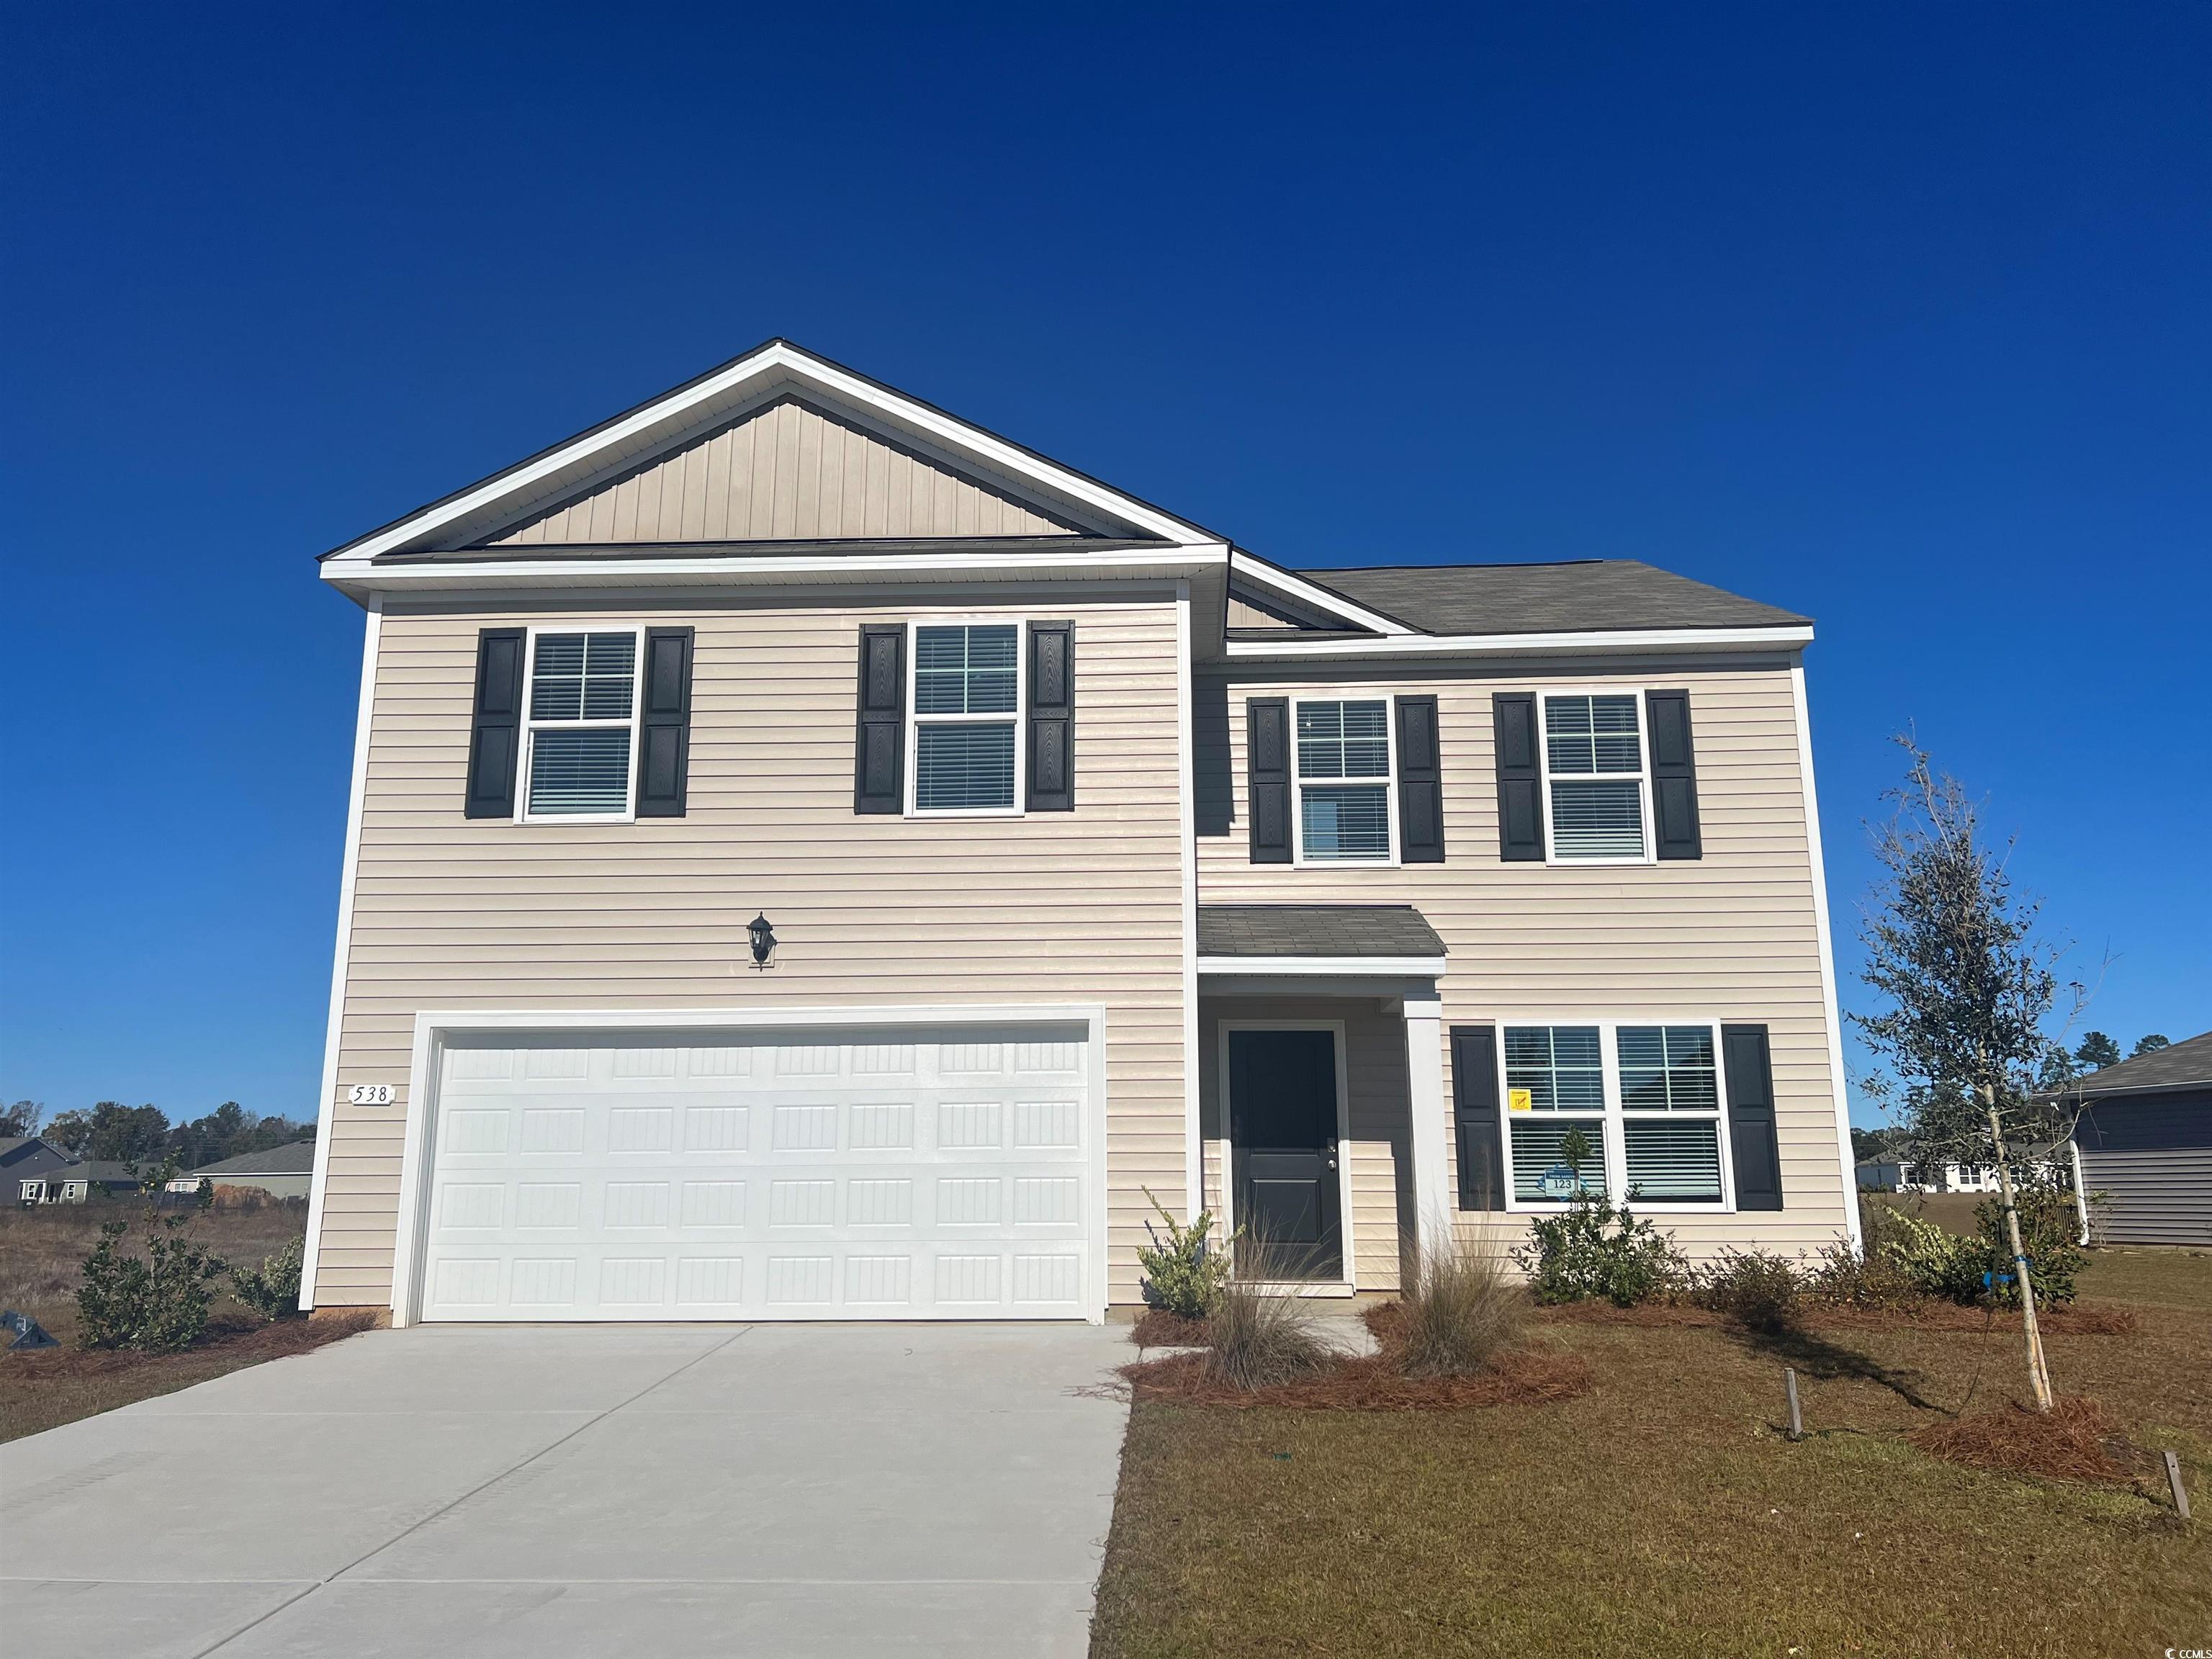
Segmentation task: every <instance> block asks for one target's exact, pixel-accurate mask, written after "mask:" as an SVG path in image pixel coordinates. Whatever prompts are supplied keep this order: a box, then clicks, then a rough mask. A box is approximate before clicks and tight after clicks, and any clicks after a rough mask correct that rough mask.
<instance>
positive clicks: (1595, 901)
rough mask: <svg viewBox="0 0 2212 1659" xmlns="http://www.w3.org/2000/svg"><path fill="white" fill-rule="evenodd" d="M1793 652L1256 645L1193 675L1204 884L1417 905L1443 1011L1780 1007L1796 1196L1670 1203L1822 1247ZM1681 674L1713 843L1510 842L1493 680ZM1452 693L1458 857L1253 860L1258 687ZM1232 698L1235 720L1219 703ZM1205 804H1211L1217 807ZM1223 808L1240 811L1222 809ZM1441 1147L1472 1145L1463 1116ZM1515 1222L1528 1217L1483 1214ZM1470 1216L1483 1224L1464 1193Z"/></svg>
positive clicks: (1825, 1062)
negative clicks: (1562, 847)
mask: <svg viewBox="0 0 2212 1659" xmlns="http://www.w3.org/2000/svg"><path fill="white" fill-rule="evenodd" d="M1791 668H1792V663H1791V661H1790V658H1789V657H1788V656H1787V655H1783V654H1776V655H1772V656H1758V657H1753V656H1747V655H1737V656H1721V655H1717V654H1716V655H1701V656H1697V657H1688V656H1685V655H1680V654H1678V655H1673V656H1668V657H1664V658H1655V659H1650V660H1648V661H1647V660H1643V659H1623V658H1620V657H1607V658H1601V659H1589V660H1587V661H1570V660H1560V659H1546V660H1544V661H1542V662H1541V663H1537V662H1525V663H1519V664H1514V663H1498V664H1483V665H1471V666H1468V667H1466V668H1463V669H1455V670H1454V671H1450V672H1444V671H1439V670H1438V669H1437V668H1435V667H1433V666H1428V665H1422V666H1418V667H1412V668H1408V669H1407V670H1404V671H1393V670H1391V669H1388V668H1382V667H1378V666H1376V665H1357V666H1354V665H1343V666H1340V667H1337V668H1335V669H1334V670H1333V671H1291V670H1285V669H1284V668H1280V667H1274V666H1265V667H1263V666H1261V665H1254V666H1253V667H1251V668H1250V669H1249V670H1244V671H1232V672H1231V673H1229V674H1226V675H1222V676H1219V677H1218V680H1217V683H1216V684H1212V685H1209V684H1207V683H1206V680H1207V679H1208V678H1216V677H1212V676H1207V677H1205V678H1201V680H1200V685H1199V688H1198V702H1199V706H1200V709H1201V710H1205V709H1206V708H1208V707H1209V706H1211V707H1212V708H1213V709H1214V710H1215V711H1216V717H1215V718H1212V719H1201V720H1200V722H1199V725H1198V728H1197V732H1196V740H1197V753H1196V757H1195V764H1196V768H1197V772H1198V779H1197V789H1196V793H1197V799H1198V801H1199V803H1200V810H1199V822H1200V835H1199V843H1198V865H1199V902H1200V903H1201V904H1231V903H1270V902H1273V903H1290V902H1303V903H1324V904H1326V903H1346V904H1350V903H1367V904H1408V903H1409V904H1413V905H1414V906H1416V907H1418V908H1419V910H1420V912H1421V914H1422V915H1424V916H1425V917H1427V918H1428V921H1429V922H1430V924H1431V926H1432V927H1435V928H1436V930H1437V933H1439V934H1440V935H1441V936H1442V937H1443V940H1444V944H1445V946H1446V948H1447V950H1448V951H1449V953H1450V954H1449V964H1450V965H1449V969H1448V971H1447V972H1446V974H1445V976H1444V978H1443V981H1442V983H1441V987H1440V988H1441V990H1442V992H1443V1018H1444V1024H1445V1027H1446V1030H1447V1040H1446V1043H1445V1048H1446V1053H1445V1055H1444V1066H1445V1100H1446V1102H1447V1106H1448V1109H1449V1101H1450V1100H1451V1097H1452V1095H1451V1076H1450V1066H1451V1058H1450V1053H1449V1047H1450V1045H1449V1027H1450V1026H1452V1025H1453V1024H1474V1023H1480V1022H1497V1023H1499V1024H1508V1023H1512V1022H1515V1021H1527V1020H1536V1019H1544V1018H1553V1019H1556V1018H1561V1017H1565V1018H1576V1017H1581V1018H1591V1019H1597V1018H1641V1017H1647V1016H1648V1017H1650V1018H1654V1019H1666V1018H1713V1019H1717V1020H1723V1021H1728V1022H1731V1023H1735V1022H1750V1023H1756V1024H1763V1025H1765V1026H1767V1027H1768V1028H1769V1030H1770V1034H1771V1046H1772V1058H1773V1066H1774V1089H1775V1097H1776V1114H1777V1136H1778V1142H1779V1151H1780V1154H1781V1162H1782V1180H1783V1194H1784V1208H1783V1210H1782V1212H1780V1213H1779V1214H1777V1213H1775V1212H1743V1213H1739V1214H1735V1215H1713V1216H1710V1217H1707V1216H1699V1215H1696V1214H1681V1215H1674V1214H1670V1215H1666V1216H1662V1217H1660V1218H1657V1219H1658V1223H1659V1225H1661V1226H1662V1227H1664V1228H1665V1229H1666V1230H1667V1231H1670V1232H1672V1233H1673V1234H1674V1236H1675V1237H1676V1238H1677V1239H1678V1241H1679V1242H1680V1243H1681V1245H1682V1247H1683V1248H1684V1249H1686V1250H1688V1251H1690V1252H1692V1254H1693V1255H1694V1254H1699V1253H1709V1252H1711V1251H1712V1250H1715V1249H1719V1248H1720V1247H1722V1246H1723V1245H1730V1244H1734V1245H1738V1246H1743V1245H1748V1244H1750V1243H1754V1242H1755V1243H1758V1244H1759V1245H1761V1246H1762V1247H1764V1248H1767V1249H1781V1250H1784V1251H1785V1252H1795V1251H1799V1250H1802V1251H1806V1252H1810V1251H1814V1250H1816V1249H1820V1247H1821V1246H1823V1245H1825V1244H1828V1243H1832V1242H1833V1241H1834V1240H1835V1239H1836V1238H1837V1237H1838V1236H1840V1235H1842V1234H1843V1233H1844V1231H1845V1229H1846V1226H1847V1225H1848V1219H1849V1218H1848V1217H1847V1215H1846V1213H1845V1211H1844V1202H1845V1198H1844V1194H1845V1193H1846V1191H1847V1190H1848V1182H1847V1181H1846V1178H1845V1176H1846V1172H1845V1170H1844V1168H1843V1165H1842V1159H1841V1155H1840V1153H1839V1152H1838V1146H1837V1131H1836V1103H1835V1094H1834V1086H1833V1082H1834V1080H1833V1078H1832V1073H1831V1070H1830V1066H1829V1042H1828V1037H1829V1033H1828V1030H1827V1018H1826V994H1825V991H1824V988H1823V984H1822V978H1821V964H1820V941H1819V932H1818V927H1817V923H1816V920H1815V911H1814V891H1813V870H1812V858H1811V848H1810V843H1809V841H1808V836H1807V833H1806V823H1805V805H1804V793H1803V792H1804V780H1803V778H1802V775H1801V769H1800V764H1799V759H1798V756H1799V746H1798V742H1799V739H1798V731H1797V721H1796V693H1795V686H1794V683H1793V679H1792V675H1791ZM1609 686H1619V687H1621V688H1623V689H1625V690H1626V689H1642V688H1647V687H1659V688H1675V687H1685V686H1686V687H1687V688H1688V690H1689V692H1690V713H1691V720H1692V727H1693V732H1694V737H1695V744H1696V757H1697V774H1698V800H1699V817H1700V820H1701V828H1702V830H1703V834H1704V843H1705V844H1704V857H1703V858H1702V859H1699V860H1682V861H1677V862H1667V863H1660V864H1654V865H1633V866H1584V867H1581V868H1576V867H1572V866H1566V867H1554V866H1547V865H1544V864H1541V863H1509V862H1504V861H1502V860H1500V859H1499V857H1498V778H1497V770H1496V766H1495V755H1494V746H1495V745H1494V741H1493V736H1492V732H1493V728H1492V718H1491V696H1492V693H1493V692H1495V691H1501V690H1513V691H1527V690H1547V689H1559V690H1588V689H1604V688H1606V687H1609ZM1399 694H1406V695H1431V696H1435V697H1436V698H1437V704H1438V707H1437V724H1438V727H1439V732H1440V738H1441V747H1442V761H1443V814H1444V848H1445V857H1444V861H1443V863H1441V864H1419V865H1409V866H1404V867H1402V868H1398V869H1377V868H1373V867H1361V866H1357V865H1338V866H1327V867H1307V868H1297V867H1295V866H1290V865H1255V864H1254V863H1252V862H1251V861H1250V858H1249V849H1248V847H1247V844H1246V834H1245V824H1244V819H1243V814H1244V811H1245V804H1246V798H1245V781H1246V772H1245V757H1244V738H1245V717H1244V705H1245V702H1246V700H1247V699H1248V698H1249V697H1255V696H1290V697H1297V696H1370V697H1374V696H1393V695H1399ZM1224 702H1225V703H1226V719H1222V718H1219V717H1218V712H1219V710H1220V708H1221V706H1222V704H1223V703H1224ZM1209 803H1211V810H1209ZM1225 809H1226V816H1227V817H1228V820H1229V821H1228V823H1226V824H1224V823H1223V822H1222V818H1223V816H1224V811H1225ZM1445 1133H1446V1138H1447V1154H1448V1156H1449V1158H1451V1160H1452V1167H1453V1169H1454V1170H1455V1177H1454V1178H1455V1184H1456V1170H1457V1152H1456V1148H1455V1146H1452V1145H1451V1141H1452V1139H1453V1131H1452V1126H1451V1122H1450V1119H1449V1116H1447V1119H1446V1128H1445ZM1488 1219H1489V1220H1490V1221H1491V1222H1492V1223H1494V1224H1496V1225H1497V1226H1498V1228H1502V1229H1503V1230H1504V1231H1507V1232H1516V1231H1518V1230H1519V1228H1520V1225H1521V1224H1520V1222H1519V1220H1518V1218H1511V1217H1509V1216H1507V1215H1505V1214H1502V1213H1501V1214H1498V1215H1494V1216H1492V1217H1490V1218H1488ZM1461 1220H1462V1225H1464V1226H1467V1227H1470V1228H1472V1227H1474V1226H1476V1225H1480V1223H1479V1222H1478V1221H1477V1219H1476V1218H1475V1217H1474V1215H1473V1214H1472V1213H1470V1212H1462V1213H1461Z"/></svg>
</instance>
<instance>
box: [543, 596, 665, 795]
mask: <svg viewBox="0 0 2212 1659" xmlns="http://www.w3.org/2000/svg"><path fill="white" fill-rule="evenodd" d="M637 667H638V635H637V631H636V630H635V629H607V630H605V631H599V630H592V631H589V632H577V633H568V632H556V631H552V630H550V629H549V630H545V631H543V632H539V633H536V634H533V635H532V638H531V652H530V694H529V698H528V702H527V708H526V713H527V714H528V720H527V726H528V731H529V740H530V759H529V790H528V793H527V796H526V817H532V818H550V817H601V818H607V817H626V816H628V814H629V810H630V763H631V759H632V756H633V751H634V750H635V747H636V737H637Z"/></svg>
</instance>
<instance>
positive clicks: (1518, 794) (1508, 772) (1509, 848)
mask: <svg viewBox="0 0 2212 1659" xmlns="http://www.w3.org/2000/svg"><path fill="white" fill-rule="evenodd" d="M1490 708H1491V722H1492V726H1493V728H1494V730H1495V732H1496V736H1497V740H1498V743H1497V750H1498V857H1499V858H1501V859H1504V860H1507V861H1508V862H1516V861H1527V862H1534V863H1537V864H1541V863H1542V862H1543V861H1544V781H1543V772H1542V762H1541V757H1540V756H1539V754H1538V751H1537V737H1536V694H1535V693H1534V692H1533V691H1500V692H1498V693H1497V694H1496V695H1495V696H1492V698H1491V700H1490Z"/></svg>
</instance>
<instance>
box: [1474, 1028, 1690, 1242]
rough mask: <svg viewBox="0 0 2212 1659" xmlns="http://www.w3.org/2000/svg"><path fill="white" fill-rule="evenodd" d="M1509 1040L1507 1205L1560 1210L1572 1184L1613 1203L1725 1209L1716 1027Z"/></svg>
mask: <svg viewBox="0 0 2212 1659" xmlns="http://www.w3.org/2000/svg"><path fill="white" fill-rule="evenodd" d="M1719 1045H1720V1032H1719V1030H1718V1028H1717V1026H1716V1025H1714V1024H1711V1023H1710V1022H1707V1021H1702V1020H1699V1021H1688V1022H1681V1023H1675V1024H1661V1023H1658V1022H1653V1023H1651V1024H1632V1023H1629V1022H1627V1021H1612V1020H1607V1021H1601V1022H1595V1023H1589V1024H1576V1025H1508V1026H1507V1027H1505V1029H1504V1059H1505V1100H1504V1115H1505V1137H1506V1146H1507V1148H1508V1152H1507V1158H1508V1163H1509V1164H1510V1168H1511V1170H1512V1177H1511V1182H1510V1185H1511V1188H1512V1200H1513V1203H1512V1207H1514V1208H1516V1209H1517V1208H1522V1207H1528V1206H1543V1205H1547V1204H1559V1203H1562V1202H1564V1201H1565V1200H1568V1199H1570V1198H1571V1197H1572V1196H1573V1195H1574V1193H1575V1190H1576V1186H1577V1182H1579V1185H1580V1187H1581V1188H1582V1190H1583V1191H1585V1192H1590V1193H1604V1194H1607V1195H1609V1196H1610V1197H1611V1198H1612V1199H1613V1200H1614V1201H1615V1202H1617V1203H1634V1204H1638V1205H1643V1206H1648V1207H1652V1208H1657V1209H1662V1210H1674V1209H1721V1208H1724V1207H1726V1206H1727V1205H1728V1203H1729V1200H1730V1193H1729V1181H1728V1175H1727V1164H1728V1157H1727V1154H1728V1147H1727V1130H1726V1128H1725V1127H1724V1123H1723V1120H1724V1118H1725V1116H1726V1114H1725V1112H1724V1111H1723V1095H1722V1080H1721V1071H1720V1065H1719ZM1571 1133H1574V1134H1576V1135H1578V1137H1579V1144H1578V1145H1577V1142H1576V1141H1572V1140H1571V1139H1569V1137H1570V1134H1571Z"/></svg>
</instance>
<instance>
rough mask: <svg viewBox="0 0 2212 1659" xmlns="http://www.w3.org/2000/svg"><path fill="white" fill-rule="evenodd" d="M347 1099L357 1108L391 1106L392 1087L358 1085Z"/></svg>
mask: <svg viewBox="0 0 2212 1659" xmlns="http://www.w3.org/2000/svg"><path fill="white" fill-rule="evenodd" d="M346 1098H347V1099H348V1100H349V1101H351V1102H352V1103H354V1104H355V1105H356V1106H389V1105H390V1104H392V1085H390V1084H389V1083H356V1084H355V1085H353V1088H352V1089H351V1091H349V1092H348V1094H347V1096H346Z"/></svg>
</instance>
